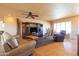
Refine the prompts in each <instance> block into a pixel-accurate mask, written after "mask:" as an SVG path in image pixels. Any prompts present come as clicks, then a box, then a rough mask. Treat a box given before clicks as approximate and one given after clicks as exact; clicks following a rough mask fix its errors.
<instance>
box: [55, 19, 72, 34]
mask: <svg viewBox="0 0 79 59" xmlns="http://www.w3.org/2000/svg"><path fill="white" fill-rule="evenodd" d="M61 30H65V31H66V33H67V34H70V33H71V21H68V22H60V23H55V24H54V31H55V32H57V33H59V32H60V31H61Z"/></svg>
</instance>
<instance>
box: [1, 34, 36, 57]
mask: <svg viewBox="0 0 79 59" xmlns="http://www.w3.org/2000/svg"><path fill="white" fill-rule="evenodd" d="M11 36H12V35H10V34H9V33H6V34H4V36H3V37H4V38H6V40H4V39H1V38H0V39H1V40H3V41H0V47H2V48H0V51H1V50H2V51H1V53H0V55H3V56H29V55H32V53H33V52H34V49H35V45H36V41H34V40H24V39H21V38H17V42H16V40H13V39H15V36H14V37H13V38H11ZM2 42H3V43H2ZM9 42H11V43H9ZM8 43H9V44H8ZM14 43H15V45H14ZM17 43H18V44H17ZM10 44H12V46H13V45H14V47H12V46H11V45H10ZM16 44H17V45H16Z"/></svg>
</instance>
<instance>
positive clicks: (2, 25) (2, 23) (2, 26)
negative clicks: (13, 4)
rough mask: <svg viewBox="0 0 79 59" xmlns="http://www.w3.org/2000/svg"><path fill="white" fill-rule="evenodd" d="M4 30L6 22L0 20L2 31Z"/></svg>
mask: <svg viewBox="0 0 79 59" xmlns="http://www.w3.org/2000/svg"><path fill="white" fill-rule="evenodd" d="M2 30H4V22H3V21H0V31H2Z"/></svg>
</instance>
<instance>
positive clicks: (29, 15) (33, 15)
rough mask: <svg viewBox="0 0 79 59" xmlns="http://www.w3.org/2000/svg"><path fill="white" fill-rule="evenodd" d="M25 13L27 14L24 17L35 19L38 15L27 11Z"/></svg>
mask: <svg viewBox="0 0 79 59" xmlns="http://www.w3.org/2000/svg"><path fill="white" fill-rule="evenodd" d="M25 15H27V16H26V17H25V18H29V17H31V18H32V19H35V17H39V16H38V15H35V14H33V13H32V12H28V14H25Z"/></svg>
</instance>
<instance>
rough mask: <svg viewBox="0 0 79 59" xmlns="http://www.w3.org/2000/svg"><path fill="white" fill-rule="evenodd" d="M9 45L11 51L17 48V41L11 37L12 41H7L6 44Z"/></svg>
mask: <svg viewBox="0 0 79 59" xmlns="http://www.w3.org/2000/svg"><path fill="white" fill-rule="evenodd" d="M7 43H8V44H9V46H10V47H11V48H12V49H13V48H16V47H18V45H19V44H18V41H17V39H16V38H15V37H13V38H12V39H10V40H8V42H7Z"/></svg>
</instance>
